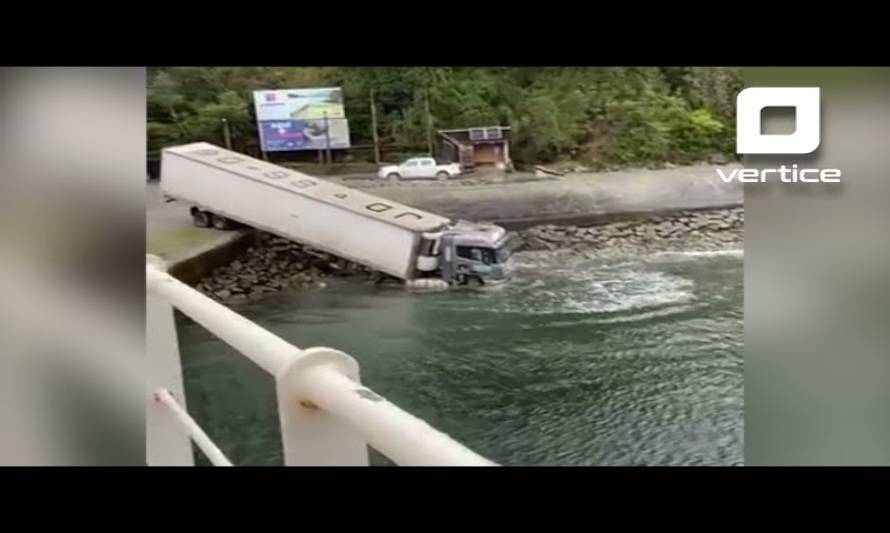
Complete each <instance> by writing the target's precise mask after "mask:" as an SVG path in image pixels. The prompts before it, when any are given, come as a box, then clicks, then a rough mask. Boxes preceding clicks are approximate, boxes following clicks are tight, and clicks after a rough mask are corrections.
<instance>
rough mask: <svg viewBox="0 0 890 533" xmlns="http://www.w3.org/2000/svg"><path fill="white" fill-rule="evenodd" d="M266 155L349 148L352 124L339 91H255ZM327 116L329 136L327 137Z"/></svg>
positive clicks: (261, 138)
mask: <svg viewBox="0 0 890 533" xmlns="http://www.w3.org/2000/svg"><path fill="white" fill-rule="evenodd" d="M253 100H254V106H255V109H256V117H257V126H258V129H259V131H260V142H261V144H262V146H263V151H266V152H280V151H289V150H324V149H325V148H328V146H327V141H328V140H330V148H331V149H338V148H349V146H350V144H349V123H348V121H347V120H346V110H345V109H344V108H343V91H342V90H341V89H340V88H339V87H325V88H318V89H280V90H272V91H254V93H253ZM325 116H327V129H328V130H329V131H328V134H327V135H326V134H325V120H324V119H325Z"/></svg>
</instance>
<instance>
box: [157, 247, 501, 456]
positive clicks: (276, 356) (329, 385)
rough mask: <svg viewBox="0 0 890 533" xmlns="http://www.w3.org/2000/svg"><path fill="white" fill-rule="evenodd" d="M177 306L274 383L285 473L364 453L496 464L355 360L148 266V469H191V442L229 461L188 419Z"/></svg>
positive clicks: (365, 454) (206, 453)
mask: <svg viewBox="0 0 890 533" xmlns="http://www.w3.org/2000/svg"><path fill="white" fill-rule="evenodd" d="M174 307H175V308H177V309H179V310H180V311H182V312H183V313H185V314H186V315H188V316H189V317H191V318H192V319H193V320H195V321H196V322H197V323H199V324H201V325H202V326H204V327H205V328H207V330H209V331H210V332H211V333H213V334H214V335H216V336H217V337H219V338H220V339H221V340H223V341H225V342H226V343H228V344H229V345H231V346H232V347H234V348H235V349H237V350H238V351H239V352H240V353H241V354H242V355H244V356H246V357H247V358H248V359H250V360H251V361H253V362H254V363H256V364H257V365H258V366H259V367H260V368H262V369H263V370H265V371H266V372H268V373H269V374H271V375H272V376H274V377H275V388H276V395H277V398H278V417H279V423H280V426H281V439H282V444H283V450H284V463H285V465H288V466H367V465H368V446H371V447H373V448H374V449H376V450H378V451H379V452H381V453H382V454H384V455H385V456H387V457H389V458H390V459H391V460H392V461H394V462H395V463H396V464H399V465H404V466H496V465H495V463H493V462H491V461H489V460H487V459H485V458H484V457H482V456H480V455H478V454H476V453H475V452H473V451H472V450H470V449H468V448H466V447H465V446H463V445H462V444H460V443H458V442H457V441H455V440H454V439H452V438H451V437H449V436H448V435H446V434H444V433H442V432H440V431H438V430H436V429H434V428H433V427H431V426H430V425H429V424H427V423H426V422H424V421H423V420H421V419H419V418H417V417H415V416H413V415H411V414H409V413H407V412H405V411H403V410H402V409H400V408H399V407H397V406H396V405H394V404H392V403H390V402H389V401H387V400H386V399H384V398H383V397H381V396H379V395H378V394H376V393H374V392H373V391H371V390H370V389H368V388H366V387H364V386H362V385H361V382H360V380H359V368H358V364H357V363H356V361H355V360H354V359H353V358H352V357H350V356H349V355H347V354H345V353H343V352H340V351H338V350H334V349H331V348H321V347H316V348H307V349H301V348H298V347H296V346H294V345H292V344H290V343H289V342H287V341H285V340H284V339H282V338H280V337H278V336H276V335H274V334H273V333H271V332H269V331H267V330H265V329H263V328H262V327H260V326H258V325H257V324H255V323H253V322H251V321H250V320H248V319H246V318H244V317H243V316H241V315H239V314H237V313H235V312H234V311H232V310H231V309H229V308H227V307H225V306H224V305H221V304H219V303H217V302H214V301H213V300H211V299H210V298H208V297H206V296H204V295H203V294H201V293H199V292H198V291H196V290H194V289H192V288H191V287H189V286H187V285H185V284H184V283H181V282H179V281H177V280H176V279H174V278H173V277H172V276H170V275H169V274H167V273H166V272H165V268H164V265H163V262H162V261H161V260H159V259H158V258H156V257H154V256H148V261H147V264H146V346H147V349H148V357H149V365H148V368H149V376H148V384H147V385H148V389H147V399H146V461H147V462H148V464H149V465H150V466H160V465H164V466H193V465H194V458H193V455H192V441H194V442H195V444H196V445H197V446H198V448H199V449H200V450H201V451H202V452H203V453H204V454H205V455H206V456H207V457H208V459H209V460H210V461H211V463H213V464H215V465H230V464H231V463H230V462H229V460H228V459H227V458H226V457H225V455H224V454H223V453H222V451H220V450H219V448H218V447H217V446H216V445H215V444H214V443H213V441H212V440H211V439H210V438H209V437H208V436H207V435H206V434H205V433H204V431H203V430H202V429H201V428H200V426H198V424H197V423H196V422H195V421H194V420H193V419H192V417H191V416H189V414H188V410H187V407H186V399H185V391H184V387H183V382H182V366H181V362H180V356H179V346H178V341H177V336H176V326H175V324H174V321H173V308H174Z"/></svg>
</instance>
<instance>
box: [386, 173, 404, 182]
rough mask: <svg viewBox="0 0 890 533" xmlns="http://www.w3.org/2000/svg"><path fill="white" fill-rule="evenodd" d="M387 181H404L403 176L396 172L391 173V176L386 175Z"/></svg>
mask: <svg viewBox="0 0 890 533" xmlns="http://www.w3.org/2000/svg"><path fill="white" fill-rule="evenodd" d="M386 179H388V180H389V181H395V180H400V179H402V176H399V175H398V174H397V173H395V172H390V173H389V174H387V175H386Z"/></svg>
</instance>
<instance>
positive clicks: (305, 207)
mask: <svg viewBox="0 0 890 533" xmlns="http://www.w3.org/2000/svg"><path fill="white" fill-rule="evenodd" d="M161 188H162V190H163V192H164V194H166V195H167V196H169V197H172V198H174V199H177V200H181V201H185V202H188V203H190V204H191V212H192V216H193V217H194V219H195V223H196V225H199V226H205V227H206V226H207V225H211V224H212V225H213V226H215V227H217V228H221V229H222V228H224V227H226V226H227V225H228V224H230V221H235V222H239V223H242V224H245V225H248V226H252V227H254V228H257V229H261V230H263V231H267V232H269V233H273V234H275V235H278V236H281V237H284V238H286V239H290V240H293V241H296V242H299V243H303V244H308V245H310V246H312V247H314V248H318V249H320V250H324V251H326V252H328V253H331V254H334V255H336V256H339V257H342V258H344V259H349V260H351V261H354V262H356V263H360V264H363V265H366V266H368V267H370V268H373V269H376V270H379V271H381V272H385V273H387V274H390V275H392V276H395V277H397V278H401V279H404V280H413V279H416V278H419V277H438V278H440V279H443V280H444V281H446V282H447V283H449V284H453V283H467V282H468V281H472V280H478V281H479V282H480V283H484V282H485V281H489V280H503V279H506V278H507V277H509V271H508V268H507V265H506V259H507V255H508V252H507V248H506V246H505V244H506V232H505V231H504V230H503V228H500V227H498V226H494V225H491V224H472V223H467V222H459V223H453V222H452V221H451V220H449V219H447V218H444V217H441V216H438V215H435V214H433V213H427V212H425V211H421V210H419V209H415V208H413V207H409V206H406V205H402V204H399V203H396V202H393V201H391V200H387V199H383V198H379V197H377V196H373V195H371V194H368V193H365V192H362V191H358V190H355V189H350V188H348V187H343V186H341V185H337V184H334V183H331V182H328V181H325V180H321V179H318V178H315V177H311V176H308V175H306V174H303V173H300V172H296V171H294V170H291V169H287V168H284V167H281V166H278V165H273V164H270V163H268V162H266V161H262V160H259V159H255V158H252V157H249V156H246V155H243V154H239V153H236V152H232V151H229V150H225V149H223V148H220V147H218V146H214V145H212V144H208V143H193V144H187V145H182V146H175V147H170V148H166V149H164V150H163V152H162V156H161Z"/></svg>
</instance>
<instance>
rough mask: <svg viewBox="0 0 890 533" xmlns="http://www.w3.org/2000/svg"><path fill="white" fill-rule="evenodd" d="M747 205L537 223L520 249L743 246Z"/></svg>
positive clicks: (591, 251) (605, 253)
mask: <svg viewBox="0 0 890 533" xmlns="http://www.w3.org/2000/svg"><path fill="white" fill-rule="evenodd" d="M744 225H745V211H744V208H742V207H737V208H733V209H718V210H708V211H679V212H676V213H671V214H667V215H649V216H644V217H640V218H635V219H632V220H627V221H621V222H613V223H610V224H601V225H596V226H555V225H545V226H536V227H533V228H530V229H527V230H524V231H520V232H518V235H519V237H520V238H521V241H522V244H521V245H520V246H519V247H518V248H517V251H529V252H537V251H556V250H570V251H577V252H583V253H584V254H585V256H587V257H616V256H624V255H632V254H645V253H652V252H673V251H716V250H728V249H738V248H741V247H742V243H743V239H744Z"/></svg>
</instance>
